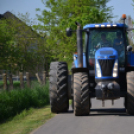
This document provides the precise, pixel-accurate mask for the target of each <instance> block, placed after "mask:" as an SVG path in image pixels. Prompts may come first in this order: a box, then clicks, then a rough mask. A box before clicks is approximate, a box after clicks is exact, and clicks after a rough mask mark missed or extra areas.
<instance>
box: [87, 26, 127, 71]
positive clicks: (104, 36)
mask: <svg viewBox="0 0 134 134" xmlns="http://www.w3.org/2000/svg"><path fill="white" fill-rule="evenodd" d="M102 47H112V48H114V49H115V50H117V52H118V57H119V65H120V66H122V65H123V66H124V65H125V41H124V35H123V31H122V29H118V28H117V29H110V28H109V29H94V30H91V31H90V34H89V40H88V57H89V60H88V61H89V65H90V68H92V69H93V67H94V58H95V52H96V50H98V49H99V48H102Z"/></svg>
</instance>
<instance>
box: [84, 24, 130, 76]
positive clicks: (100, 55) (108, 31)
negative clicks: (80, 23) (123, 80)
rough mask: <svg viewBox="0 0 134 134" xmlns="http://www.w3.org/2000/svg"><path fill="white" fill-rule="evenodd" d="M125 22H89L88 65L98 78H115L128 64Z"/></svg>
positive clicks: (86, 27) (87, 37) (87, 35)
mask: <svg viewBox="0 0 134 134" xmlns="http://www.w3.org/2000/svg"><path fill="white" fill-rule="evenodd" d="M124 27H126V25H124V24H109V23H102V24H89V25H86V26H84V30H85V31H86V30H87V31H88V32H86V39H87V41H86V45H85V48H86V49H85V50H86V51H85V53H86V55H87V67H88V68H89V70H93V71H94V75H95V78H96V79H115V78H118V77H119V74H118V72H119V71H120V70H121V71H124V72H125V66H126V56H125V53H126V47H127V45H128V44H127V41H126V34H125V32H124Z"/></svg>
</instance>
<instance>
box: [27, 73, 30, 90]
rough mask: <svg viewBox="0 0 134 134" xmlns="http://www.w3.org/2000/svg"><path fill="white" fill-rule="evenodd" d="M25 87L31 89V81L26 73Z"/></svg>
mask: <svg viewBox="0 0 134 134" xmlns="http://www.w3.org/2000/svg"><path fill="white" fill-rule="evenodd" d="M26 80H27V87H29V88H30V87H31V80H30V74H29V72H26Z"/></svg>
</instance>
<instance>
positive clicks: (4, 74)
mask: <svg viewBox="0 0 134 134" xmlns="http://www.w3.org/2000/svg"><path fill="white" fill-rule="evenodd" d="M3 89H4V90H7V89H8V87H7V74H6V73H3Z"/></svg>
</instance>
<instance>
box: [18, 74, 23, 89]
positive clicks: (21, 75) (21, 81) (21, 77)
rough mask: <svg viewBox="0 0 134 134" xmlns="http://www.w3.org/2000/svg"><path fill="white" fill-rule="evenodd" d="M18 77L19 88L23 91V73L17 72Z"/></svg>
mask: <svg viewBox="0 0 134 134" xmlns="http://www.w3.org/2000/svg"><path fill="white" fill-rule="evenodd" d="M19 77H20V88H21V89H24V80H23V72H19Z"/></svg>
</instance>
